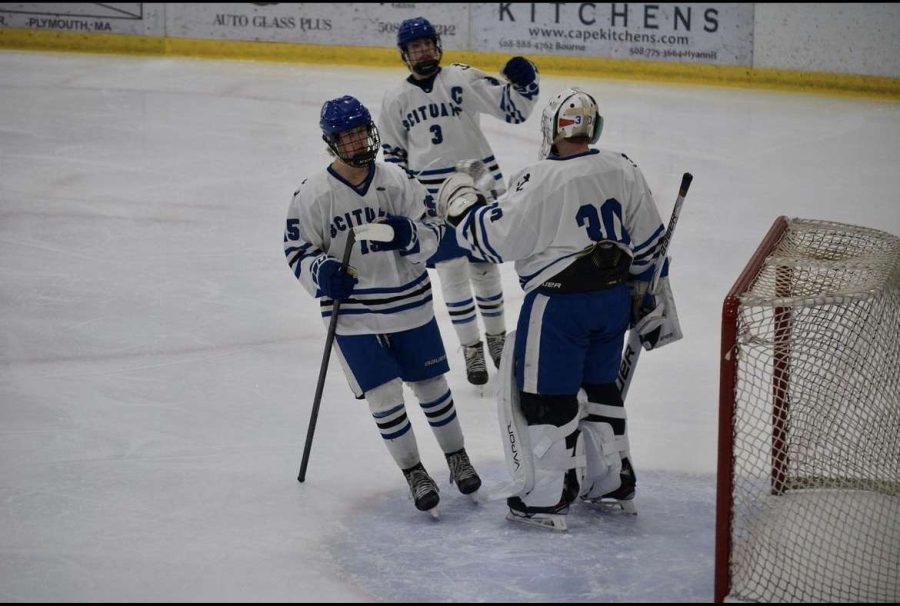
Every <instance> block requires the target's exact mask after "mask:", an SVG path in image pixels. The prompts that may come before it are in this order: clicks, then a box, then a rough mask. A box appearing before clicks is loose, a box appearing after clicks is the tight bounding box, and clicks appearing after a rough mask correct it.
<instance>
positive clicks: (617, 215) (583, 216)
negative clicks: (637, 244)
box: [575, 198, 630, 244]
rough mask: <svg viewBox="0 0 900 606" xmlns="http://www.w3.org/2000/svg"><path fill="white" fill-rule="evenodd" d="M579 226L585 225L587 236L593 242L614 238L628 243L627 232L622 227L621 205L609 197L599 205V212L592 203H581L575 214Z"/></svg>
mask: <svg viewBox="0 0 900 606" xmlns="http://www.w3.org/2000/svg"><path fill="white" fill-rule="evenodd" d="M575 221H576V222H577V223H578V226H579V227H587V233H588V237H589V238H590V239H591V240H593V241H594V242H600V241H601V240H614V241H616V242H624V243H625V244H628V240H629V239H630V238H629V237H628V234H626V233H625V230H624V229H623V228H622V205H621V204H619V201H618V200H616V199H615V198H609V199H608V200H607V201H606V202H604V203H603V204H602V205H601V206H600V214H599V215H598V214H597V207H596V206H594V205H593V204H583V205H582V206H581V207H580V208H579V209H578V212H577V213H576V214H575Z"/></svg>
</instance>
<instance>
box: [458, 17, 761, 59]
mask: <svg viewBox="0 0 900 606" xmlns="http://www.w3.org/2000/svg"><path fill="white" fill-rule="evenodd" d="M470 6H471V9H470V10H471V11H472V23H473V26H472V48H473V50H479V51H508V52H511V53H522V54H553V55H571V56H573V57H607V58H610V59H636V60H649V61H668V62H677V63H709V64H714V65H748V66H749V65H751V64H752V62H753V13H754V8H753V4H746V3H744V4H694V3H678V4H644V3H627V4H625V3H603V4H600V3H597V4H594V3H580V4H576V3H563V4H550V3H528V4H518V3H506V2H504V3H491V4H475V3H473V4H471V5H470Z"/></svg>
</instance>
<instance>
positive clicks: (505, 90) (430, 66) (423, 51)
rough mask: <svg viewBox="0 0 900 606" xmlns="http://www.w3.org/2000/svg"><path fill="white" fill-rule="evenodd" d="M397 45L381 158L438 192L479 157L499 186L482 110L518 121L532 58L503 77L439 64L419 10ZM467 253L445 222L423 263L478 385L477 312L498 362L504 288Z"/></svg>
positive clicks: (481, 379)
mask: <svg viewBox="0 0 900 606" xmlns="http://www.w3.org/2000/svg"><path fill="white" fill-rule="evenodd" d="M397 46H398V47H399V49H400V56H401V57H402V59H403V62H404V63H405V64H406V65H407V67H408V68H409V70H410V72H411V74H410V76H409V77H408V78H407V79H406V80H405V81H404V82H403V83H402V84H401V85H400V86H398V87H396V88H394V89H393V90H389V91H388V92H387V93H386V94H385V96H384V99H383V101H382V106H381V115H380V117H379V127H380V130H381V135H382V148H383V149H384V159H385V162H389V163H393V164H397V165H399V166H402V167H403V168H404V169H406V170H407V171H409V172H410V173H411V174H413V175H415V176H416V177H417V178H418V179H419V181H420V182H421V183H422V184H423V185H425V187H426V188H427V189H428V191H429V192H430V193H431V194H432V195H436V194H437V191H438V188H439V187H440V185H441V183H443V182H444V180H445V179H446V178H447V177H449V176H450V175H451V174H453V173H454V172H456V170H457V164H458V163H459V162H461V161H465V160H469V159H477V160H480V161H481V162H483V163H484V164H485V165H487V167H488V169H489V177H488V181H489V183H488V184H487V185H485V191H486V192H487V194H488V195H489V196H492V197H496V196H499V195H500V194H502V193H503V191H504V189H505V187H504V184H503V175H502V174H501V172H500V167H499V165H498V163H497V160H496V159H495V157H494V153H493V152H492V151H491V147H490V145H488V142H487V140H486V139H485V137H484V134H483V133H482V132H481V126H480V114H488V115H491V116H494V117H496V118H499V119H501V120H505V121H506V122H509V123H511V124H519V123H521V122H524V121H525V120H526V119H527V118H528V116H529V115H530V114H531V111H532V109H533V108H534V105H535V103H537V97H538V74H537V70H536V68H535V67H534V64H532V63H531V62H530V61H528V60H527V59H525V58H524V57H513V58H512V59H510V60H509V61H508V62H507V63H506V65H505V66H504V68H503V70H502V74H503V76H504V77H505V78H506V79H507V80H508V82H501V81H500V80H498V79H497V78H493V77H491V76H488V75H487V74H485V73H484V72H482V71H480V70H477V69H474V68H472V67H470V66H468V65H463V64H457V63H455V64H452V65H450V66H447V67H441V65H440V61H441V39H440V35H439V34H438V33H437V31H436V30H435V28H434V27H433V26H432V24H431V23H430V22H429V21H428V20H427V19H425V18H423V17H417V18H415V19H407V20H406V21H404V22H403V23H402V24H401V25H400V28H399V30H398V31H397ZM469 261H470V259H469V257H468V256H467V254H466V252H465V251H464V250H462V249H461V248H460V247H459V246H458V244H457V243H456V239H455V235H454V233H453V230H448V231H447V232H446V235H445V237H444V240H443V241H442V242H441V245H440V248H439V250H438V251H437V253H436V254H435V255H434V256H433V257H432V258H431V259H429V263H428V265H429V267H432V266H433V267H434V268H435V270H436V271H437V274H438V277H439V279H440V285H441V291H442V293H443V295H444V302H445V303H446V305H447V309H448V311H449V313H450V319H451V321H452V323H453V327H454V329H455V330H456V334H457V336H458V337H459V342H460V345H462V346H463V355H464V357H465V361H466V375H467V378H468V380H469V381H470V382H471V383H473V384H475V385H483V384H485V383H487V380H488V373H487V368H486V366H485V361H484V345H483V341H482V338H481V333H480V330H479V327H478V319H477V317H478V312H480V315H481V319H482V322H483V323H484V331H485V339H486V341H487V347H488V353H489V355H490V356H491V358H492V360H493V362H494V365H495V366H499V363H500V355H501V353H502V351H503V344H504V342H505V339H506V322H505V318H504V310H503V288H502V286H501V283H500V270H499V268H498V267H497V266H495V265H492V264H490V263H483V262H479V261H477V260H476V261H475V262H471V263H470V262H469ZM473 286H474V294H475V296H474V299H473V297H472V291H473ZM476 310H477V311H476Z"/></svg>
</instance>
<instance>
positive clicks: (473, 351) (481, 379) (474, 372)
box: [463, 341, 488, 385]
mask: <svg viewBox="0 0 900 606" xmlns="http://www.w3.org/2000/svg"><path fill="white" fill-rule="evenodd" d="M463 358H465V360H466V378H467V379H468V380H469V383H471V384H472V385H484V384H485V383H487V382H488V373H487V366H485V364H484V344H483V343H482V342H481V341H479V342H478V343H475V344H474V345H463Z"/></svg>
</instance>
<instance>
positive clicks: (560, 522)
mask: <svg viewBox="0 0 900 606" xmlns="http://www.w3.org/2000/svg"><path fill="white" fill-rule="evenodd" d="M506 505H507V506H508V507H509V513H508V514H506V519H507V520H509V521H511V522H518V523H519V524H525V525H526V526H535V527H537V528H544V529H546V530H554V531H556V532H564V531H566V530H568V529H569V527H568V526H567V525H566V514H567V513H569V504H568V503H566V502H565V501H564V500H563V501H560V502H559V503H557V504H556V505H554V506H553V507H528V506H527V505H525V503H524V502H523V501H522V499H520V498H519V497H509V498H507V499H506Z"/></svg>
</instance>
